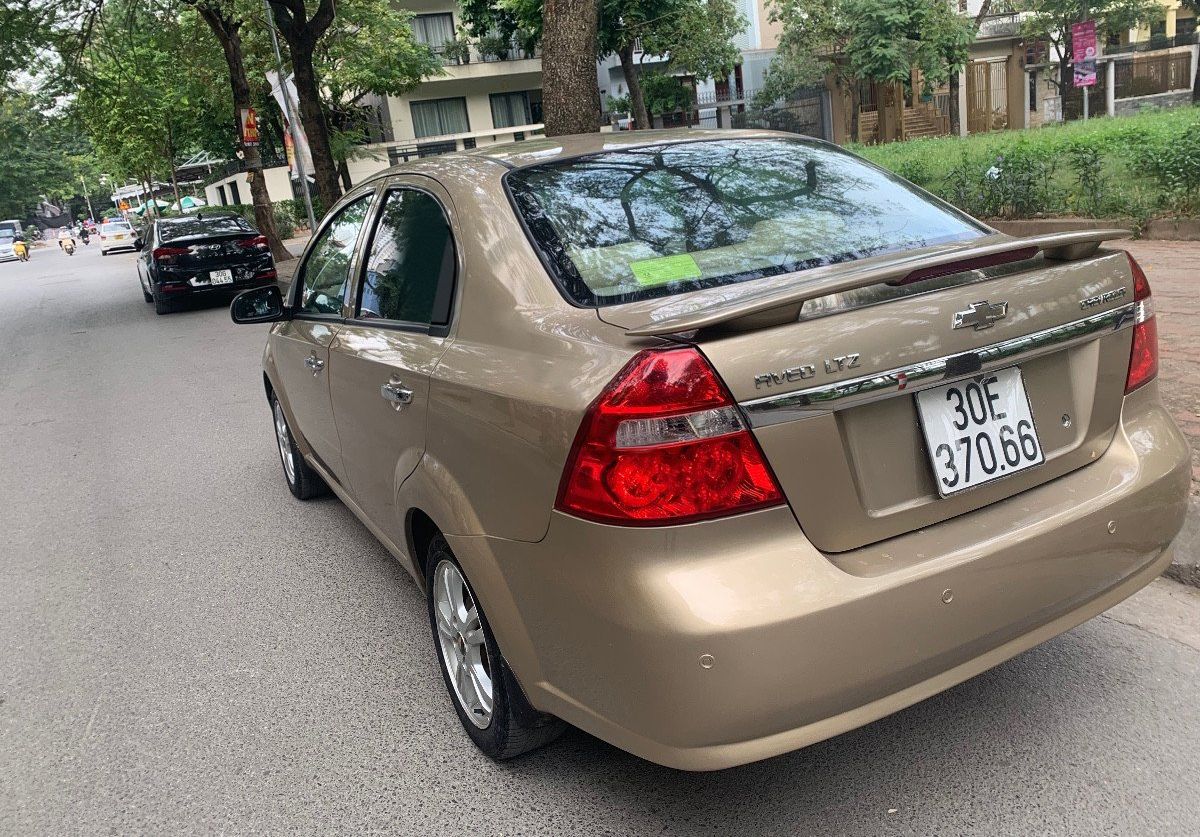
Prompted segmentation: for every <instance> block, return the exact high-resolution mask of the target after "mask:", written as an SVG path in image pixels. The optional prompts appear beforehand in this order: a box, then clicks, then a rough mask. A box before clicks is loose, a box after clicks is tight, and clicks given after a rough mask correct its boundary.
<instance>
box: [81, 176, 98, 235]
mask: <svg viewBox="0 0 1200 837" xmlns="http://www.w3.org/2000/svg"><path fill="white" fill-rule="evenodd" d="M79 185H80V186H82V187H83V199H84V200H85V201H87V208H88V219H89V220H90V221H91V222H92V223H93V224H94V223H96V213H95V212H93V211H92V196H91V195H89V194H88V190H87V182H86V181H84V179H83V175H82V174H81V175H79Z"/></svg>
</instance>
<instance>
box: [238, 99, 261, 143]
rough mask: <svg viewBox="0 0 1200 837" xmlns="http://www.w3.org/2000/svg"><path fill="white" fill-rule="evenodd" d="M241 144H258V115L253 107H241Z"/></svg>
mask: <svg viewBox="0 0 1200 837" xmlns="http://www.w3.org/2000/svg"><path fill="white" fill-rule="evenodd" d="M241 126H242V145H258V117H257V115H256V114H255V113H254V108H242V118H241Z"/></svg>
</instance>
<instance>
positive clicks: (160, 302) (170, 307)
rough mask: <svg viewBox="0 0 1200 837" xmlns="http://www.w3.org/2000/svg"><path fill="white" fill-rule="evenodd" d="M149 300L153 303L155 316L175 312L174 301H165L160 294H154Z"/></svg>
mask: <svg viewBox="0 0 1200 837" xmlns="http://www.w3.org/2000/svg"><path fill="white" fill-rule="evenodd" d="M150 300H151V301H152V302H153V303H154V313H155V314H170V313H171V312H173V311H174V310H175V300H173V299H167V298H166V297H165V296H163V295H162V294H154V295H152V296H151V297H150Z"/></svg>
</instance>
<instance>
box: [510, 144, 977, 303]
mask: <svg viewBox="0 0 1200 837" xmlns="http://www.w3.org/2000/svg"><path fill="white" fill-rule="evenodd" d="M507 183H508V186H509V189H510V190H511V191H512V194H513V196H514V198H515V201H516V205H517V208H518V211H519V212H520V214H521V215H522V216H523V218H524V220H525V222H526V224H527V226H528V229H529V231H530V234H531V236H532V238H533V239H534V243H535V244H536V245H537V246H538V247H539V248H540V249H541V251H542V255H543V257H544V259H545V261H546V263H547V265H548V266H549V267H550V269H551V271H552V272H553V273H554V274H555V279H557V281H558V282H559V284H560V286H561V287H562V288H563V289H564V290H565V291H566V293H567V295H568V296H569V297H570V298H571V299H572V300H574V301H575V302H576V303H578V304H580V305H610V304H614V303H619V302H631V301H634V300H638V299H646V298H649V297H655V296H664V295H667V294H676V293H684V292H686V291H692V290H696V289H699V288H707V287H713V286H716V285H723V284H728V283H731V282H740V281H745V280H748V279H757V278H759V277H762V276H769V275H772V274H778V273H786V272H791V271H796V270H804V269H807V268H811V267H816V266H818V265H822V264H830V263H833V262H839V261H850V260H853V259H860V258H864V257H866V256H872V255H878V254H880V253H887V252H892V251H896V250H902V249H910V248H915V247H926V246H929V245H933V244H939V243H943V242H947V241H958V240H964V239H969V238H975V237H977V236H980V235H983V234H984V231H983V228H982V227H980V226H979V225H977V224H975V223H974V222H973V221H971V219H970V218H968V217H966V216H965V215H962V214H960V213H958V212H957V211H955V210H953V209H952V208H950V207H948V206H945V205H943V204H940V203H938V202H935V201H934V200H933V199H931V198H929V197H926V196H923V195H921V194H920V193H918V192H917V191H915V190H914V189H913V188H912V187H910V186H908V185H907V184H906V183H905V182H904V181H902V180H900V179H899V178H896V177H894V176H892V175H890V174H888V173H886V172H883V171H881V170H879V169H876V168H875V167H873V166H871V165H869V164H868V163H866V162H864V161H862V160H860V159H858V158H857V157H855V156H853V155H851V154H848V153H846V152H844V151H841V150H839V149H836V148H833V147H830V146H826V145H824V144H818V143H816V142H809V141H805V140H799V139H797V140H787V139H778V140H775V139H736V140H735V139H731V140H718V141H683V142H679V143H675V144H671V145H656V146H649V147H642V148H631V149H621V150H614V151H609V152H605V153H601V154H595V155H590V156H587V157H582V158H575V159H571V160H565V161H562V162H557V163H549V164H545V165H540V166H531V167H529V168H524V169H517V170H516V171H513V172H511V173H510V174H508V175H507Z"/></svg>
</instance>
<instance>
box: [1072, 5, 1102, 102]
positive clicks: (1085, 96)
mask: <svg viewBox="0 0 1200 837" xmlns="http://www.w3.org/2000/svg"><path fill="white" fill-rule="evenodd" d="M1083 19H1084V21H1087V19H1088V0H1083ZM1097 43H1099V39H1097ZM1072 54H1073V53H1072ZM1075 60H1076V61H1078V60H1079V56H1078V55H1075ZM1072 72H1074V70H1072ZM1087 119H1088V85H1086V84H1085V85H1084V86H1083V121H1084V122H1087Z"/></svg>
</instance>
